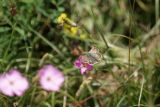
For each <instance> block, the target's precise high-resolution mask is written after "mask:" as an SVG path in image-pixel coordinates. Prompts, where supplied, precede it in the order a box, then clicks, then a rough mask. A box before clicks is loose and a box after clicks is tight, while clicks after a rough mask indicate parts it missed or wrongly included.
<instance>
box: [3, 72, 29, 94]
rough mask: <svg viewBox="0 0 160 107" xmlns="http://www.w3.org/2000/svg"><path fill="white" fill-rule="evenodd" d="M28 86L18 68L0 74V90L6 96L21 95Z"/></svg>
mask: <svg viewBox="0 0 160 107" xmlns="http://www.w3.org/2000/svg"><path fill="white" fill-rule="evenodd" d="M28 87H29V83H28V80H27V79H26V78H25V77H24V76H22V75H21V73H20V72H19V71H18V70H15V69H12V70H10V71H9V72H8V73H5V74H2V75H0V92H2V93H3V94H5V95H7V96H22V95H23V94H24V92H25V91H26V90H27V89H28Z"/></svg>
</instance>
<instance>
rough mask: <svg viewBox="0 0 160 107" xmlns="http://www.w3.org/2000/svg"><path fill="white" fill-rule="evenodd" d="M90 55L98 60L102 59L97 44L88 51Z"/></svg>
mask: <svg viewBox="0 0 160 107" xmlns="http://www.w3.org/2000/svg"><path fill="white" fill-rule="evenodd" d="M88 53H89V54H90V56H92V57H94V59H96V60H97V61H98V62H99V61H101V60H102V55H101V53H100V52H99V49H97V48H96V47H95V46H93V47H92V48H91V50H90V51H89V52H88Z"/></svg>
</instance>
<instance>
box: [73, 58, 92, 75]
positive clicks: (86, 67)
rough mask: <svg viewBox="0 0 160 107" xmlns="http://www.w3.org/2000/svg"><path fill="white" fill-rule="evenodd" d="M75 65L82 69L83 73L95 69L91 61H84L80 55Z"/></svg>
mask: <svg viewBox="0 0 160 107" xmlns="http://www.w3.org/2000/svg"><path fill="white" fill-rule="evenodd" d="M74 66H75V67H76V68H78V69H80V72H81V74H85V73H87V72H88V71H91V70H92V69H93V65H92V64H89V63H84V62H83V61H82V60H81V59H80V57H79V58H78V59H77V60H76V61H75V62H74Z"/></svg>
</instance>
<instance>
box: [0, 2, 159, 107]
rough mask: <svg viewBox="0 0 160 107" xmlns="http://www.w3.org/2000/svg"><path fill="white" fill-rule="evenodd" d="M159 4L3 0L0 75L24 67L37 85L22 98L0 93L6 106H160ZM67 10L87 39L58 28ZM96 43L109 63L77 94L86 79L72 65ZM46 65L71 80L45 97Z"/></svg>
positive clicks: (0, 105)
mask: <svg viewBox="0 0 160 107" xmlns="http://www.w3.org/2000/svg"><path fill="white" fill-rule="evenodd" d="M159 5H160V1H159V0H0V72H1V73H2V72H6V71H7V70H9V69H11V68H18V69H20V70H21V71H22V73H24V74H25V75H26V76H27V77H28V78H29V80H30V82H31V86H30V89H29V90H28V91H27V92H26V94H25V95H24V96H22V97H12V98H11V97H6V96H4V95H2V94H0V107H54V106H55V107H159V106H160V77H159V76H160V48H159V46H160V44H159V41H160V18H159V14H160V7H159ZM61 13H66V14H67V15H68V18H69V19H70V20H72V21H73V22H75V23H76V24H77V26H78V28H79V32H80V33H81V34H85V35H86V36H85V38H83V39H82V38H81V37H80V36H79V34H75V35H71V34H70V33H67V32H66V31H65V29H64V28H63V26H61V25H59V24H58V23H57V18H58V17H59V16H60V15H61ZM92 46H96V47H97V48H98V49H99V50H100V52H101V53H102V55H103V60H102V61H101V62H100V63H98V64H96V66H95V70H94V71H93V73H92V74H91V77H92V78H93V79H92V80H91V82H90V83H89V84H86V86H85V87H83V89H82V92H81V93H80V96H78V97H76V96H75V93H76V92H77V90H79V87H80V84H81V83H82V81H84V79H83V78H84V76H83V75H81V74H80V73H79V70H78V69H76V68H75V67H74V65H73V62H74V61H75V59H76V58H78V56H79V55H81V54H82V53H83V52H87V51H89V50H90V48H91V47H92ZM48 63H51V64H53V65H54V66H56V67H57V68H59V69H60V70H61V71H62V72H63V73H64V75H65V77H66V80H65V83H64V85H63V87H62V89H61V91H60V92H57V93H49V92H45V91H43V90H41V89H40V88H39V87H38V86H37V83H36V82H35V80H34V78H35V75H36V73H37V70H38V69H39V68H40V67H41V66H42V65H44V64H48ZM65 98H66V100H65Z"/></svg>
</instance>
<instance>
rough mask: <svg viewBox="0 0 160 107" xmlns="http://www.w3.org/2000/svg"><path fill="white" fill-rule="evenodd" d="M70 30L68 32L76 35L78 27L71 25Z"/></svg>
mask: <svg viewBox="0 0 160 107" xmlns="http://www.w3.org/2000/svg"><path fill="white" fill-rule="evenodd" d="M70 31H71V32H70V33H71V34H72V35H76V34H77V32H78V27H71V29H70Z"/></svg>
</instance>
